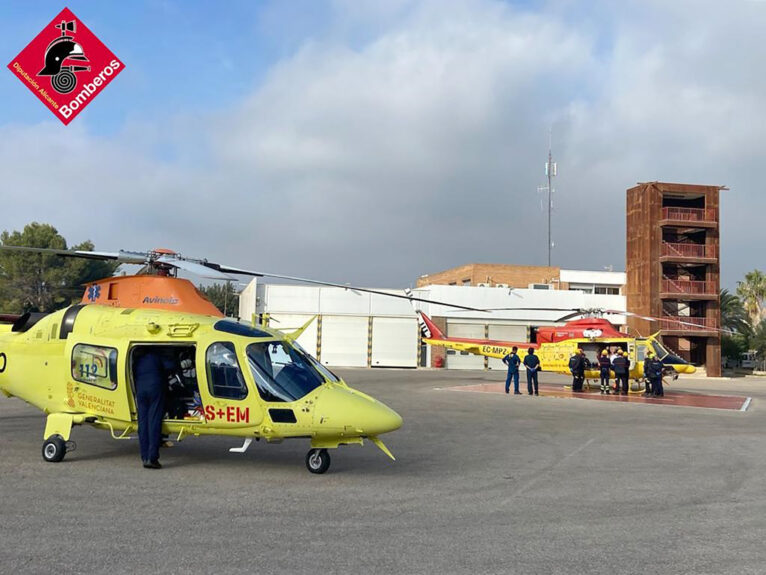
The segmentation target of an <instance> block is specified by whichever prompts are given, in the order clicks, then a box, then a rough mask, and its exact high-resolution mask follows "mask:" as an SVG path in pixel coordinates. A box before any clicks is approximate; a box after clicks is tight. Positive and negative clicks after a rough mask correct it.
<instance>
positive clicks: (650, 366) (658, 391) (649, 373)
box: [644, 351, 665, 397]
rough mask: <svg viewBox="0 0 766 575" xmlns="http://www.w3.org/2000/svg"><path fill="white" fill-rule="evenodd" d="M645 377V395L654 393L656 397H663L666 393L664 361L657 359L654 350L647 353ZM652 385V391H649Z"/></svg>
mask: <svg viewBox="0 0 766 575" xmlns="http://www.w3.org/2000/svg"><path fill="white" fill-rule="evenodd" d="M644 377H645V378H646V382H647V383H646V391H645V392H644V397H649V396H651V395H654V397H663V396H664V395H665V392H664V390H663V389H662V362H661V361H660V360H659V359H657V356H656V355H654V352H653V351H650V352H649V353H647V354H646V359H645V360H644ZM650 387H651V392H650V391H649V389H650Z"/></svg>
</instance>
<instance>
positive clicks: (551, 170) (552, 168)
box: [545, 128, 557, 267]
mask: <svg viewBox="0 0 766 575" xmlns="http://www.w3.org/2000/svg"><path fill="white" fill-rule="evenodd" d="M552 148H553V128H551V129H550V130H549V131H548V161H547V162H546V163H545V175H546V176H548V267H551V248H552V247H553V241H552V240H551V212H552V211H553V197H552V196H551V194H552V193H553V188H552V187H551V186H552V184H551V178H553V176H555V175H556V174H557V169H556V163H555V162H554V161H553V153H552V151H551V149H552Z"/></svg>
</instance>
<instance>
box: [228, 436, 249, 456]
mask: <svg viewBox="0 0 766 575" xmlns="http://www.w3.org/2000/svg"><path fill="white" fill-rule="evenodd" d="M252 442H253V438H252V437H247V438H245V442H244V443H243V444H242V447H230V448H229V453H244V452H245V451H247V448H248V447H250V444H251V443H252Z"/></svg>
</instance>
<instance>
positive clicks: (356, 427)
mask: <svg viewBox="0 0 766 575" xmlns="http://www.w3.org/2000/svg"><path fill="white" fill-rule="evenodd" d="M314 414H315V415H314V419H315V423H317V424H318V425H319V427H320V428H323V427H324V428H326V429H328V430H331V429H339V428H340V429H343V430H344V432H347V433H353V434H354V435H364V436H376V435H379V434H381V433H388V432H390V431H395V430H397V429H399V428H400V427H401V426H402V418H401V416H400V415H399V414H398V413H396V412H395V411H394V410H393V409H391V408H390V407H388V406H387V405H385V404H384V403H381V402H380V401H378V400H376V399H374V398H372V397H370V396H369V395H365V394H364V393H361V392H359V391H356V390H353V389H347V388H333V389H326V390H324V392H323V393H322V395H321V396H320V397H319V399H318V400H317V404H316V409H315V411H314Z"/></svg>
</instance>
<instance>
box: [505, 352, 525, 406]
mask: <svg viewBox="0 0 766 575" xmlns="http://www.w3.org/2000/svg"><path fill="white" fill-rule="evenodd" d="M517 351H519V348H518V347H516V346H515V345H514V346H513V348H511V353H509V354H508V355H506V356H505V357H504V358H503V363H504V364H505V365H507V366H508V375H507V376H506V378H505V393H509V392H510V389H511V378H513V394H514V395H521V392H520V391H519V365H520V364H521V360H520V359H519V356H518V354H517V353H516V352H517Z"/></svg>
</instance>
